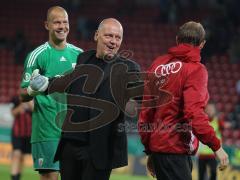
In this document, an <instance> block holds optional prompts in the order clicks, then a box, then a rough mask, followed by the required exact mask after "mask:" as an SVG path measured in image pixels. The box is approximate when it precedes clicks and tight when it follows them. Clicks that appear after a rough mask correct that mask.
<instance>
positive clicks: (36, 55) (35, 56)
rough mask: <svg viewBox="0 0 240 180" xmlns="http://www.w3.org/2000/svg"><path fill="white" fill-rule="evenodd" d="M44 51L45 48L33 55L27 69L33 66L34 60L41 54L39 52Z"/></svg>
mask: <svg viewBox="0 0 240 180" xmlns="http://www.w3.org/2000/svg"><path fill="white" fill-rule="evenodd" d="M46 49H47V48H46V47H44V48H43V49H41V50H40V51H38V52H37V53H36V54H35V55H34V57H33V58H32V63H31V64H30V65H29V67H31V66H33V64H34V62H35V60H36V58H37V57H38V55H39V54H41V52H43V51H45V50H46Z"/></svg>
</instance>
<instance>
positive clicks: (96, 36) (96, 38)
mask: <svg viewBox="0 0 240 180" xmlns="http://www.w3.org/2000/svg"><path fill="white" fill-rule="evenodd" d="M97 40H98V30H97V31H96V32H95V34H94V41H97Z"/></svg>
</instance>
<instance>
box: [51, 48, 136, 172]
mask: <svg viewBox="0 0 240 180" xmlns="http://www.w3.org/2000/svg"><path fill="white" fill-rule="evenodd" d="M95 56H96V51H94V50H92V51H88V52H84V53H82V54H80V55H79V57H78V61H77V66H76V68H75V70H74V71H73V72H72V73H70V74H69V75H67V76H64V77H60V78H57V80H56V82H55V83H54V87H53V86H52V87H51V85H50V86H49V87H50V88H49V89H50V91H54V92H55V91H58V92H61V90H63V88H62V87H61V86H62V85H63V84H64V83H65V85H66V84H67V83H66V82H72V83H71V85H70V86H69V88H68V89H69V90H68V92H69V93H70V94H72V95H80V96H84V98H92V99H94V101H92V102H90V103H88V104H87V105H86V106H90V108H85V109H86V110H88V119H92V118H96V117H99V115H100V114H101V113H100V112H101V110H103V109H104V108H103V109H102V107H101V103H99V102H100V101H99V100H103V101H107V102H108V103H110V104H108V105H107V106H106V109H105V110H104V111H105V112H103V113H105V115H106V116H105V118H104V119H102V121H105V120H106V119H108V118H109V116H110V121H109V120H108V122H106V123H104V125H100V126H96V121H92V122H90V121H88V122H89V123H87V126H86V127H87V128H89V130H87V135H88V148H89V154H90V157H91V159H92V161H93V163H94V165H95V167H96V168H97V169H113V168H118V167H123V166H126V165H127V137H126V133H125V131H124V130H123V129H122V128H121V127H123V126H122V125H123V124H124V112H123V109H124V107H125V104H126V101H127V99H128V98H123V97H127V96H128V94H127V93H128V91H125V88H123V87H124V82H126V79H127V78H128V77H130V76H129V75H126V74H125V75H124V73H123V69H124V68H123V66H121V67H119V68H118V67H116V66H115V65H119V64H121V65H123V64H124V65H126V66H125V67H127V69H128V72H140V68H139V65H137V64H136V63H135V62H133V61H130V60H128V59H125V58H122V57H120V56H116V57H115V58H114V60H112V61H111V62H110V64H108V65H107V66H106V68H104V69H103V71H104V74H103V76H102V77H100V76H99V75H98V74H97V72H96V75H95V76H94V78H95V79H92V77H88V78H89V79H88V82H90V84H91V82H95V81H98V80H100V83H99V85H98V86H97V88H96V89H94V90H92V92H91V93H89V92H87V93H86V92H85V94H84V95H83V93H82V90H81V89H82V88H83V86H84V88H85V87H86V86H88V85H89V84H87V83H86V81H85V84H84V85H82V84H83V81H81V80H79V79H77V77H76V76H77V75H76V74H77V73H78V72H77V71H80V69H78V67H79V65H84V64H88V65H91V62H88V60H91V58H93V57H95ZM114 66H115V68H113V67H114ZM122 68H123V69H122ZM110 74H111V76H110ZM138 77H139V76H138ZM70 79H71V80H70ZM73 79H75V81H74V82H73V81H72V80H73ZM57 81H59V82H57ZM130 84H131V85H132V87H133V86H135V85H134V83H130ZM136 84H137V83H136ZM78 86H79V87H78ZM90 86H91V85H90ZM116 87H117V88H116ZM90 89H91V88H90ZM59 90H60V91H59ZM93 91H94V92H93ZM80 92H81V93H80ZM131 93H132V92H131ZM119 98H120V99H119ZM96 99H97V100H96ZM73 100H75V99H74V98H73ZM80 100H81V99H80ZM83 101H84V100H82V101H81V102H83ZM68 103H69V98H68ZM69 104H74V103H69ZM69 104H68V105H69ZM99 104H100V105H99ZM111 104H112V106H115V109H112V110H114V111H115V112H114V113H115V116H114V118H113V116H112V112H111V111H112V110H111ZM98 105H99V107H100V110H96V109H94V108H92V107H96V106H98ZM68 108H71V109H74V110H75V112H76V114H75V115H73V116H72V119H71V121H74V122H79V121H80V122H82V120H80V117H81V113H79V114H78V111H79V109H78V108H79V106H71V105H69V106H68ZM81 111H84V110H83V109H81ZM85 120H86V119H85ZM65 122H66V121H65ZM63 127H64V125H63ZM75 127H76V125H75ZM81 133H83V132H80V133H79V132H64V133H62V137H61V139H63V138H64V137H67V136H68V135H69V136H68V137H67V138H68V139H69V137H70V139H71V138H72V139H77V138H78V136H81ZM60 146H61V142H60ZM58 151H60V150H59V148H58ZM58 151H57V153H56V158H55V159H56V160H58V159H59V156H58V154H59V152H58Z"/></svg>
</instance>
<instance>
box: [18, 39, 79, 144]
mask: <svg viewBox="0 0 240 180" xmlns="http://www.w3.org/2000/svg"><path fill="white" fill-rule="evenodd" d="M81 52H82V49H80V48H78V47H76V46H74V45H72V44H68V43H67V44H66V47H65V48H64V49H62V50H58V49H55V48H54V47H52V46H51V45H50V44H49V43H48V42H46V43H45V44H43V45H41V46H39V47H38V48H36V49H35V50H33V51H32V52H30V53H29V54H28V56H27V58H26V60H25V64H24V74H23V78H22V82H21V87H22V88H26V87H28V85H29V82H30V77H31V74H32V72H33V71H34V70H35V69H39V73H40V74H41V75H44V76H46V77H49V78H51V77H55V76H57V75H63V74H64V73H65V72H67V71H71V70H72V69H73V68H74V67H75V65H76V61H77V57H78V55H79V54H80V53H81ZM55 95H56V96H55ZM54 97H55V98H54V99H53V98H52V95H37V96H35V97H34V110H33V114H32V136H31V142H32V143H34V142H41V141H51V140H58V139H59V138H60V134H61V129H60V128H59V127H58V126H57V125H56V122H55V121H56V116H57V114H58V113H59V112H61V111H63V110H66V109H67V105H66V104H64V103H59V102H57V101H56V97H59V98H64V96H63V94H61V95H60V94H59V95H58V94H57V93H54ZM61 102H62V100H61ZM58 118H59V116H58ZM64 118H65V117H64V113H63V115H62V117H61V119H62V120H63V119H64Z"/></svg>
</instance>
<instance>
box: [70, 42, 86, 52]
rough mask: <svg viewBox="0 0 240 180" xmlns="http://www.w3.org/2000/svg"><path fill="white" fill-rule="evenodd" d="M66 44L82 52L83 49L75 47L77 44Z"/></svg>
mask: <svg viewBox="0 0 240 180" xmlns="http://www.w3.org/2000/svg"><path fill="white" fill-rule="evenodd" d="M68 45H69V47H70V48H73V49H76V50H78V51H81V52H83V50H82V49H81V48H79V47H77V46H74V45H72V44H68Z"/></svg>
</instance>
